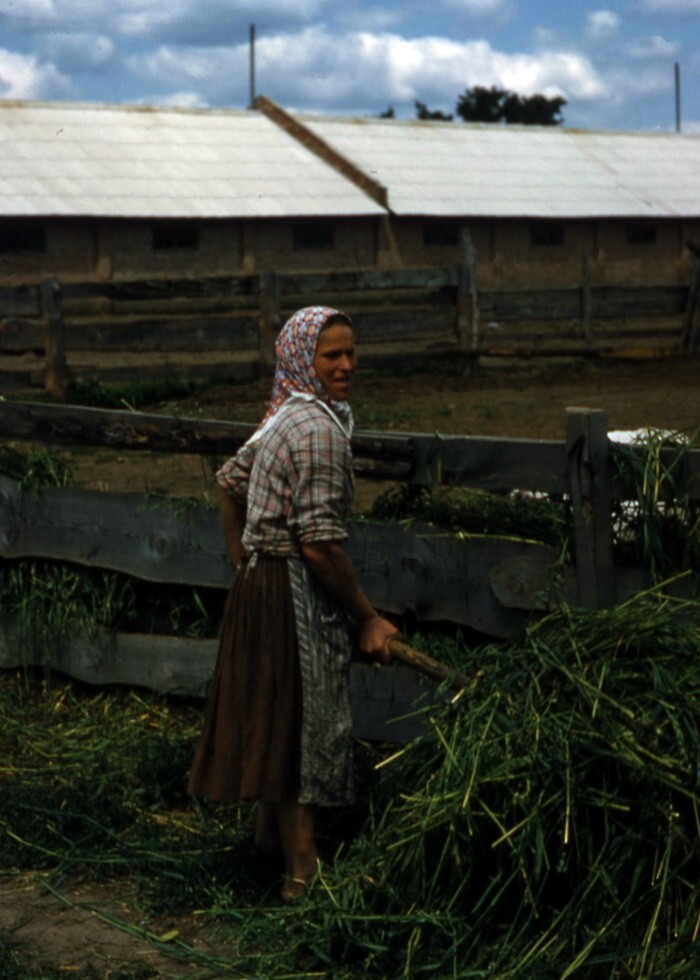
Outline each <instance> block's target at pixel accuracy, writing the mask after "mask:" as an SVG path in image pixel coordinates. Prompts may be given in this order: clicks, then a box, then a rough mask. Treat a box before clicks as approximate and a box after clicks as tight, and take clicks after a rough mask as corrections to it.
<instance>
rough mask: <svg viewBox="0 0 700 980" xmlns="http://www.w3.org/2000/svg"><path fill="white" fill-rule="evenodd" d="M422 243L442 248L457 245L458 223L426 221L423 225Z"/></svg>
mask: <svg viewBox="0 0 700 980" xmlns="http://www.w3.org/2000/svg"><path fill="white" fill-rule="evenodd" d="M423 244H424V245H435V246H442V247H444V248H447V247H453V246H455V245H459V225H456V224H454V222H451V221H426V222H425V224H424V225H423Z"/></svg>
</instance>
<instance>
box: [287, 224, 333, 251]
mask: <svg viewBox="0 0 700 980" xmlns="http://www.w3.org/2000/svg"><path fill="white" fill-rule="evenodd" d="M292 247H293V248H294V250H295V251H297V252H310V251H313V250H315V249H329V248H334V247H335V231H334V228H333V225H332V224H331V223H330V221H305V222H304V223H303V224H301V223H300V224H298V225H292Z"/></svg>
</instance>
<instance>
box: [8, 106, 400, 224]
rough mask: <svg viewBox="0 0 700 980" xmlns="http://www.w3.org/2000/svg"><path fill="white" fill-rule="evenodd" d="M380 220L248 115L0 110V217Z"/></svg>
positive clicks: (358, 194) (348, 189) (342, 184)
mask: <svg viewBox="0 0 700 980" xmlns="http://www.w3.org/2000/svg"><path fill="white" fill-rule="evenodd" d="M383 213H385V212H384V210H383V209H382V208H381V207H380V206H379V205H378V204H376V203H375V202H374V201H372V200H371V199H370V198H369V197H368V196H367V195H366V194H364V193H363V192H362V191H361V190H360V189H359V188H357V187H355V186H354V185H353V184H352V183H350V182H349V181H348V180H346V179H345V178H344V177H342V176H341V175H340V174H339V173H337V172H336V171H335V170H333V169H332V168H331V167H329V166H327V165H326V164H325V163H323V161H321V160H320V159H319V158H318V157H317V156H316V155H315V154H313V153H311V152H310V151H309V150H307V149H306V148H305V147H303V146H301V145H300V144H299V143H298V142H297V141H296V140H294V139H293V138H292V137H291V136H289V135H288V134H287V133H285V132H284V131H283V130H281V129H280V128H279V127H278V126H276V125H275V124H274V123H272V122H271V121H270V120H269V119H267V118H265V117H264V116H263V115H261V114H260V113H257V112H240V111H239V112H235V111H216V110H206V111H197V110H176V109H160V108H159V109H151V108H141V107H136V106H133V107H132V106H103V105H90V104H85V105H76V104H71V103H60V102H56V103H16V102H4V103H3V102H0V214H3V215H5V216H12V215H14V216H22V217H27V216H31V215H61V216H70V217H81V216H86V217H87V216H103V217H114V218H134V217H147V218H184V217H193V218H263V217H267V218H269V217H302V216H308V217H322V216H330V215H343V216H360V215H361V216H365V215H377V214H383Z"/></svg>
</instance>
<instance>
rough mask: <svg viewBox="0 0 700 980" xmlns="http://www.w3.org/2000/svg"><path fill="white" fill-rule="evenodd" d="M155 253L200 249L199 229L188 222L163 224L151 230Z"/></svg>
mask: <svg viewBox="0 0 700 980" xmlns="http://www.w3.org/2000/svg"><path fill="white" fill-rule="evenodd" d="M151 235H152V244H153V250H154V251H155V252H160V251H164V252H165V251H171V250H173V249H186V248H189V249H196V248H199V228H198V227H197V226H196V225H193V224H189V223H186V222H184V221H183V222H169V221H168V222H163V224H158V225H153V227H152V228H151Z"/></svg>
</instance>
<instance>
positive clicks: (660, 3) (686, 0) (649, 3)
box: [636, 0, 700, 17]
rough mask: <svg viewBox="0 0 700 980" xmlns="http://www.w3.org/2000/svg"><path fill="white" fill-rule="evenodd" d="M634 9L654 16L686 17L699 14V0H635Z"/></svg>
mask: <svg viewBox="0 0 700 980" xmlns="http://www.w3.org/2000/svg"><path fill="white" fill-rule="evenodd" d="M636 9H637V10H638V11H639V12H640V13H643V14H652V15H654V16H656V15H660V16H663V17H687V16H692V15H694V14H700V0H637V3H636Z"/></svg>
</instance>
